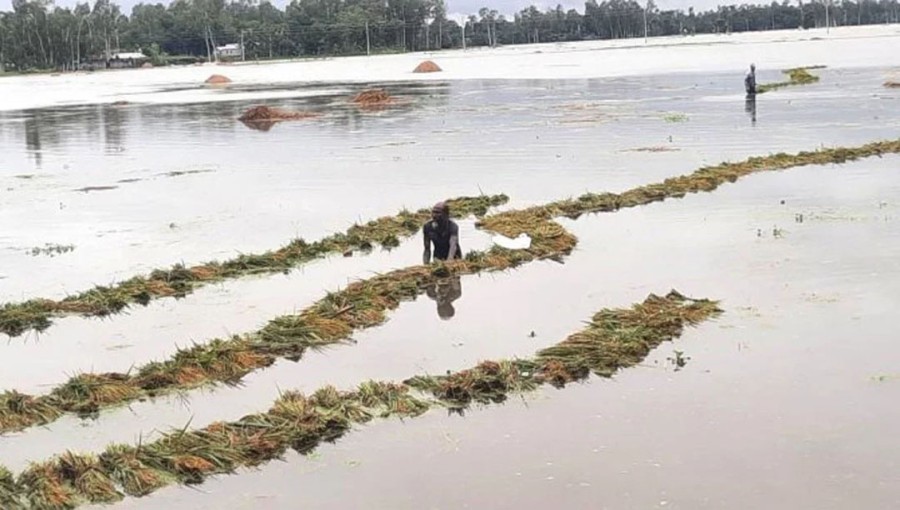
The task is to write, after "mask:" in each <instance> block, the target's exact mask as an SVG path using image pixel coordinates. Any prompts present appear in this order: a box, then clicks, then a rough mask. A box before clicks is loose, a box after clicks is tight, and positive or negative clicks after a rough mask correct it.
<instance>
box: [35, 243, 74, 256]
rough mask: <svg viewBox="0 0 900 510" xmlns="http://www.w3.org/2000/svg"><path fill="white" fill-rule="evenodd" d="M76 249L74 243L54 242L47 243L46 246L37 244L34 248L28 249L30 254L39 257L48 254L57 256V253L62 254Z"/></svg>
mask: <svg viewBox="0 0 900 510" xmlns="http://www.w3.org/2000/svg"><path fill="white" fill-rule="evenodd" d="M73 250H75V245H74V244H52V243H46V244H44V246H35V247H34V248H32V249H30V250H28V254H29V255H31V256H32V257H37V256H38V255H47V256H50V257H55V256H57V255H62V254H63V253H69V252H70V251H73Z"/></svg>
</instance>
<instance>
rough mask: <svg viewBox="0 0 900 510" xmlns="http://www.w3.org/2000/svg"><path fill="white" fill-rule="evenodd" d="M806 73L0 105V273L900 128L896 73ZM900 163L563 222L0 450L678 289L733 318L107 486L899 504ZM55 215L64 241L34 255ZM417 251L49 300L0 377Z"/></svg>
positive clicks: (34, 275)
mask: <svg viewBox="0 0 900 510" xmlns="http://www.w3.org/2000/svg"><path fill="white" fill-rule="evenodd" d="M817 72H818V73H819V74H820V76H822V82H821V83H819V84H815V85H811V86H807V87H802V88H790V89H785V90H783V91H779V92H774V93H770V94H766V95H762V96H760V97H759V98H758V99H757V101H756V104H755V105H752V104H749V105H748V104H746V102H745V100H744V98H743V94H742V93H741V91H740V90H739V89H740V86H741V85H742V83H741V76H739V75H738V76H735V75H734V74H733V73H731V74H725V73H719V74H703V75H697V74H680V75H658V76H643V77H629V78H614V79H591V80H506V81H479V80H469V81H452V82H440V81H434V82H428V83H416V84H413V83H408V84H404V83H391V84H385V86H386V87H387V89H388V90H389V91H390V92H391V93H393V94H395V95H397V96H398V97H399V98H400V99H401V100H402V101H403V102H402V103H401V104H400V105H399V106H398V107H396V109H389V110H386V111H381V112H361V111H359V110H357V109H355V107H352V106H350V105H348V104H347V103H346V100H347V97H349V96H350V95H351V94H352V93H353V92H355V91H357V90H359V88H360V85H353V84H341V83H331V84H322V85H299V84H298V85H296V86H294V87H292V86H285V87H278V88H277V89H275V90H273V88H272V87H269V88H267V89H265V90H259V89H257V88H249V87H248V88H246V90H242V89H241V87H240V86H238V87H237V89H238V90H237V92H235V94H236V97H237V98H238V99H236V100H234V101H218V102H214V103H198V104H178V105H167V104H137V103H135V104H130V105H124V106H111V105H105V106H104V105H100V106H96V105H92V106H71V107H65V108H59V107H56V108H52V109H38V110H27V111H11V112H3V113H0V154H3V161H2V168H0V172H2V173H0V207H2V210H3V215H2V216H0V300H2V301H17V300H21V299H24V298H29V297H37V296H41V297H60V296H63V295H65V294H67V293H71V292H76V291H79V290H84V289H87V288H89V287H91V286H93V285H95V284H106V283H110V282H111V281H114V280H116V279H122V278H127V277H129V276H132V275H134V274H136V273H142V272H147V271H149V270H150V269H152V268H155V267H160V266H167V265H170V264H172V263H176V262H182V261H183V262H185V263H187V264H192V263H195V262H199V261H204V260H208V259H213V258H217V259H221V258H228V257H232V256H235V255H236V254H238V253H248V252H260V251H264V250H266V249H271V248H275V247H277V246H279V245H281V244H283V243H285V242H287V241H288V240H289V239H291V238H292V237H295V236H302V237H304V238H307V239H316V238H318V237H321V236H323V235H327V234H328V233H331V232H333V231H337V230H343V229H344V228H346V227H347V226H348V225H350V224H352V223H353V222H354V221H360V220H366V219H369V218H372V217H375V216H378V215H383V214H393V213H395V212H396V211H398V210H399V209H400V208H402V207H404V206H405V207H411V208H412V207H424V206H428V205H430V204H431V203H433V202H434V201H436V200H438V199H441V198H444V197H447V196H456V195H462V194H478V193H480V192H484V193H501V192H503V193H507V194H508V195H510V196H511V198H512V200H511V203H510V206H513V207H517V206H521V205H526V204H532V203H540V202H543V201H547V200H552V199H558V198H563V197H566V196H572V195H577V194H580V193H583V192H584V191H605V190H608V191H621V190H624V189H628V188H630V187H633V186H638V185H641V184H646V183H649V182H655V181H659V180H661V179H664V178H665V177H669V176H673V175H681V174H685V173H689V172H691V171H693V170H695V169H696V168H697V167H699V166H702V165H704V164H714V163H718V162H719V161H723V160H740V159H744V158H746V157H748V156H753V155H764V154H768V153H773V152H779V151H785V152H795V151H799V150H809V149H813V148H817V147H819V146H837V145H843V146H852V145H859V144H862V143H866V142H869V141H874V140H879V139H887V138H896V137H897V135H898V133H900V96H898V95H897V93H896V92H893V91H890V90H887V89H884V88H882V87H881V81H882V78H883V76H884V74H885V72H886V70H885V69H882V68H872V69H852V70H848V69H823V70H820V71H817ZM759 79H760V81H762V82H766V81H775V80H778V79H780V76H779V74H778V73H777V72H770V73H769V74H761V75H760V77H759ZM170 92H171V93H173V94H178V93H180V91H179V90H172V91H170ZM166 93H168V92H159V93H158V94H162V95H164V94H166ZM244 93H246V94H249V95H251V96H253V97H258V96H260V95H262V96H264V97H276V98H277V99H274V100H270V101H268V102H269V103H270V104H277V105H279V106H285V107H290V108H298V109H306V110H311V111H318V112H322V113H323V117H321V118H319V119H314V120H307V121H298V122H289V123H288V122H286V123H281V124H278V125H275V126H273V127H272V128H271V129H270V130H268V131H258V130H252V129H249V128H248V127H246V126H244V125H243V124H240V123H239V122H237V121H236V120H234V119H235V117H237V115H238V114H239V113H240V112H241V111H242V110H243V109H244V108H246V107H248V106H250V105H252V104H256V103H257V102H259V100H258V98H257V99H254V100H252V101H251V100H247V99H246V96H242V95H240V94H244ZM254 94H255V96H254ZM287 96H289V97H287ZM649 148H653V149H654V150H653V151H650V150H644V151H641V150H635V149H649ZM659 148H662V149H664V150H659ZM898 165H900V158H898V157H897V156H890V157H884V158H873V159H869V160H865V161H862V162H857V163H853V164H848V165H842V166H827V167H809V168H799V169H793V170H789V171H785V172H780V173H772V174H761V175H754V176H751V177H748V178H746V179H743V180H741V181H739V182H738V183H736V184H733V185H727V186H724V187H722V188H720V189H719V190H717V191H716V192H714V193H710V194H703V195H696V196H689V197H686V198H684V199H681V200H673V201H667V202H665V203H659V204H653V205H650V206H646V207H642V208H638V209H633V210H623V211H620V212H617V213H614V214H603V215H597V216H590V217H584V218H582V219H580V220H578V221H566V222H564V224H565V225H566V227H567V228H569V229H570V230H571V231H572V232H573V233H575V234H576V235H577V236H578V237H579V239H580V243H579V246H578V248H577V250H576V252H575V253H574V254H572V256H570V257H568V258H567V259H566V261H565V263H564V264H557V263H553V262H540V263H533V264H530V265H528V266H526V267H523V268H521V269H518V270H515V271H510V272H505V273H500V274H494V275H483V276H475V277H467V278H463V279H462V281H461V291H462V293H461V296H460V297H459V298H458V299H457V300H456V301H455V302H454V309H455V314H454V316H453V317H452V318H450V319H449V320H446V319H445V318H442V317H439V315H438V310H437V309H436V308H437V307H436V304H435V302H434V301H432V300H430V299H428V298H427V297H426V296H422V297H421V298H420V299H419V300H417V301H415V302H412V303H406V304H404V305H403V306H401V307H400V309H399V310H397V311H395V312H393V313H392V314H391V315H390V320H389V322H388V323H387V324H385V325H384V326H382V327H379V328H373V329H371V330H367V331H363V332H360V333H358V334H356V335H355V336H354V342H353V343H352V344H348V345H340V346H335V347H334V348H331V349H327V350H324V351H322V352H315V353H309V354H308V355H307V356H305V357H304V358H303V359H302V360H300V361H299V362H297V363H294V362H288V361H285V362H280V363H277V364H276V365H275V366H273V367H271V368H270V369H267V370H263V371H259V372H257V373H254V374H252V375H251V376H249V377H248V378H247V380H246V382H245V384H244V385H243V386H242V387H238V388H219V389H215V390H210V391H197V392H191V393H188V394H186V395H184V396H180V397H172V398H168V399H159V400H156V401H153V402H144V403H137V404H134V405H132V406H130V407H129V408H125V409H118V410H114V411H109V412H105V413H103V414H102V415H101V418H100V419H99V420H96V421H87V422H82V421H80V420H77V419H74V418H66V419H63V420H59V421H58V422H56V423H54V424H52V425H50V426H48V427H44V428H35V429H32V430H29V431H26V432H24V433H21V434H14V435H9V436H5V437H3V438H0V464H3V465H6V466H8V467H10V468H14V469H21V468H22V467H23V466H25V465H26V463H27V461H29V460H39V459H42V458H46V457H47V456H50V455H52V454H54V453H59V452H62V451H64V450H66V449H72V450H89V451H95V450H99V449H101V448H103V447H104V446H105V445H106V444H108V443H110V442H114V441H125V442H132V441H135V440H136V439H137V437H138V436H139V435H143V437H144V438H145V440H146V439H148V438H149V439H152V437H154V435H155V434H156V431H158V430H166V429H168V428H171V427H181V426H184V425H185V424H186V423H188V422H189V421H190V424H191V426H192V427H200V426H203V425H205V424H208V423H210V422H212V421H215V420H221V419H226V420H227V419H236V418H238V417H240V416H242V415H244V414H246V413H250V412H256V411H261V410H265V409H266V408H267V407H268V406H269V404H270V403H271V402H272V401H273V400H274V399H275V398H276V397H277V395H278V393H279V391H283V390H285V389H294V388H296V389H301V390H304V391H310V390H314V389H315V388H318V387H320V386H322V385H324V384H334V385H336V386H338V387H340V388H349V387H352V386H354V385H355V384H357V383H359V382H360V381H363V380H366V379H370V378H375V379H383V380H400V379H405V378H407V377H409V376H412V375H416V374H425V373H432V374H434V373H443V372H444V371H446V370H456V369H462V368H466V367H469V366H472V365H474V364H475V363H477V362H478V361H479V360H482V359H497V358H504V357H510V356H528V355H530V354H532V353H533V352H534V351H536V350H537V349H539V348H541V347H543V346H547V345H551V344H553V343H556V342H558V341H559V340H561V339H562V338H564V337H565V336H566V335H568V334H569V333H571V332H573V331H575V330H577V329H579V328H580V326H581V321H583V320H585V319H587V318H589V317H590V316H591V315H592V314H593V313H594V312H596V311H597V310H598V309H600V308H603V307H625V306H629V305H630V304H632V303H634V302H636V301H640V300H642V299H643V298H644V297H645V296H646V295H647V294H648V293H650V292H656V293H665V292H667V291H668V290H669V289H670V288H676V289H678V290H679V291H681V292H682V293H685V294H688V295H694V296H697V297H707V298H712V299H721V300H722V307H723V308H724V309H725V311H726V313H725V315H723V316H722V317H721V318H720V319H718V320H717V321H715V322H710V323H706V324H704V325H701V326H700V327H698V328H696V329H693V330H690V331H688V332H686V334H685V335H684V337H683V338H682V339H680V340H678V341H677V342H676V343H674V344H666V345H663V346H661V347H660V348H658V349H657V350H656V351H655V352H654V353H653V354H652V355H651V357H650V358H648V359H647V360H646V361H645V362H644V363H643V364H642V365H641V366H640V367H636V368H633V369H629V370H626V371H624V372H622V373H621V374H619V375H617V377H616V378H614V379H612V380H593V381H591V382H589V383H587V384H583V385H577V386H574V387H570V388H567V389H565V390H562V391H557V390H551V391H545V392H540V393H538V394H536V395H532V396H528V397H526V398H525V399H522V400H512V401H510V402H508V403H507V404H505V405H502V406H491V407H486V408H483V409H476V410H473V411H472V412H470V413H468V414H467V415H466V416H465V417H456V416H454V417H448V416H444V415H443V414H441V413H438V412H432V413H429V414H428V415H426V416H424V417H421V418H417V419H412V420H407V421H404V422H400V421H393V420H391V421H383V422H376V423H374V424H372V425H369V426H366V427H360V428H359V429H357V430H355V431H353V432H351V433H350V434H348V435H347V436H346V437H344V438H342V439H340V440H339V441H338V442H337V443H336V444H335V445H327V446H323V447H321V448H320V449H319V450H318V451H317V452H316V454H315V455H313V456H311V457H299V456H290V457H289V458H288V462H285V463H278V462H276V463H271V464H269V465H266V466H263V467H262V468H261V469H259V470H256V471H252V472H244V473H241V474H240V475H239V476H228V477H221V478H218V479H215V480H211V481H209V482H207V483H206V484H204V485H202V486H200V487H199V488H191V489H185V488H171V489H166V490H163V491H160V492H159V493H158V494H156V495H154V496H151V497H148V498H145V499H143V500H129V501H126V502H124V503H121V504H120V505H117V506H116V507H115V508H158V507H162V506H167V507H173V508H177V509H189V508H196V507H199V506H202V505H206V506H212V507H214V508H222V509H242V508H251V507H257V506H259V505H260V504H262V505H265V506H266V507H267V508H296V507H299V506H303V507H310V508H392V509H398V508H410V509H412V508H469V507H478V508H540V507H544V506H547V505H551V504H555V505H563V506H566V507H571V508H616V509H618V508H656V507H666V508H748V509H749V508H760V507H783V508H835V509H838V508H846V507H848V506H849V505H850V504H856V505H860V506H862V507H863V508H894V507H896V506H898V505H900V469H898V466H897V462H898V461H897V459H900V443H898V442H897V441H895V440H894V435H893V432H894V431H896V430H897V428H898V426H900V411H898V410H897V407H896V405H894V404H895V402H896V401H897V398H898V397H900V372H898V368H897V367H896V363H894V362H893V361H894V360H896V359H897V357H898V354H900V347H897V345H896V343H895V342H894V341H893V340H894V338H895V336H896V335H895V331H896V327H895V325H894V324H895V323H894V320H893V319H894V318H893V316H892V315H893V314H892V312H893V311H894V310H896V309H897V308H898V305H900V298H898V297H897V296H898V295H900V292H898V291H900V277H898V276H900V223H898V214H900V210H898V207H900V176H898V174H897V172H896V170H897V168H898ZM798 215H803V216H802V218H803V220H802V221H800V216H798ZM462 227H463V231H464V237H463V247H464V248H466V249H472V248H480V247H484V246H487V244H488V242H489V239H488V238H487V236H485V235H484V234H481V233H478V232H476V231H474V228H473V224H472V223H471V222H465V223H463V224H462ZM48 243H50V244H55V245H73V246H74V250H72V251H70V252H66V253H61V254H54V256H50V255H43V254H39V255H33V254H31V252H30V250H31V249H32V248H35V247H42V246H45V245H47V244H48ZM419 249H420V248H419V242H418V240H415V239H413V240H410V241H408V242H406V243H404V244H403V245H402V246H401V247H400V248H398V249H396V250H393V251H391V252H382V251H376V252H375V253H373V254H372V255H369V256H363V257H353V258H349V259H345V258H342V257H337V258H333V259H328V260H324V261H319V262H315V263H312V264H309V265H307V266H305V267H304V268H302V269H300V270H297V271H294V272H291V273H290V274H288V275H281V274H279V275H272V276H266V277H257V278H250V279H243V280H239V281H232V282H226V283H222V284H217V285H214V286H210V287H208V288H206V289H203V290H201V291H198V292H197V293H195V294H193V295H191V296H189V297H187V298H185V299H182V300H178V301H176V300H160V301H157V302H155V303H153V304H151V305H150V306H148V307H146V308H143V307H141V308H134V309H131V310H130V311H129V312H128V314H127V315H122V316H116V317H113V318H109V319H104V320H100V319H83V318H67V319H62V320H58V321H57V322H56V324H55V325H54V326H53V327H51V328H50V329H49V330H48V331H47V332H46V333H43V334H41V335H34V334H31V335H28V336H25V337H23V338H14V339H9V340H8V345H5V346H3V347H2V348H3V349H4V351H3V353H4V355H3V356H2V357H0V381H2V388H5V389H11V388H16V389H19V390H21V391H29V392H38V393H39V392H43V391H47V389H48V387H49V386H50V385H52V384H56V383H59V382H60V381H62V380H64V379H65V378H66V377H67V376H68V375H70V374H72V373H75V372H77V371H80V370H98V371H102V370H127V369H128V368H129V367H130V366H131V365H132V364H142V363H144V362H146V361H149V360H152V359H160V358H164V357H166V356H167V355H169V354H171V353H172V352H173V351H174V348H175V347H176V346H177V345H186V344H188V343H189V342H191V341H198V342H201V341H205V340H207V339H209V338H211V337H213V336H222V335H225V334H229V333H239V332H243V331H249V330H253V329H256V328H258V327H259V326H261V325H262V324H264V322H265V320H267V319H269V318H272V317H274V316H275V315H278V314H283V313H290V312H292V311H295V310H298V309H301V308H302V307H304V306H306V305H308V304H310V303H312V302H313V301H314V300H315V299H317V298H319V297H321V296H322V295H323V294H324V292H325V291H327V290H331V289H334V288H337V287H339V286H341V285H343V284H345V283H346V282H347V281H348V280H351V279H354V278H361V277H365V276H366V275H368V274H372V273H373V272H375V271H385V270H389V269H391V268H396V267H403V266H406V265H410V264H413V263H416V261H417V260H418V259H419ZM532 331H533V332H534V333H535V336H534V337H531V335H530V333H531V332H532ZM675 349H678V350H681V351H684V355H685V356H688V357H690V360H689V361H688V364H687V366H686V367H685V368H684V369H682V370H680V371H677V372H676V371H675V370H674V367H673V366H672V364H671V363H670V362H669V361H668V359H667V358H669V357H672V356H674V350H675ZM350 488H352V490H350ZM197 489H199V490H197ZM779 505H781V506H779Z"/></svg>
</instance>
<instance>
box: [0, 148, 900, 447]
mask: <svg viewBox="0 0 900 510" xmlns="http://www.w3.org/2000/svg"><path fill="white" fill-rule="evenodd" d="M888 152H900V140H897V141H893V142H875V143H871V144H868V145H864V146H862V147H857V148H849V149H848V148H839V149H822V150H819V151H815V152H801V153H799V154H794V155H789V154H776V155H773V156H768V157H759V158H750V159H749V160H746V161H744V162H740V163H722V164H720V165H717V166H712V167H705V168H701V169H700V170H697V171H696V172H694V173H692V174H689V175H687V176H682V177H675V178H670V179H666V180H665V181H663V182H662V183H658V184H651V185H647V186H641V187H638V188H635V189H632V190H629V191H626V192H624V193H621V194H614V193H604V194H586V195H582V196H581V197H579V198H577V199H569V200H562V201H557V202H552V203H550V204H547V205H542V206H535V207H531V208H527V209H523V210H516V211H507V212H503V213H499V214H494V215H491V216H487V217H484V218H483V219H482V220H480V221H479V223H478V224H479V226H480V227H482V228H484V229H486V230H488V231H491V232H493V233H497V234H501V235H503V236H506V237H509V238H516V237H518V236H519V235H520V234H526V235H528V236H529V237H530V238H531V240H532V242H531V244H530V246H529V247H528V248H525V249H508V248H503V247H500V246H493V247H492V248H491V249H490V250H488V251H485V252H480V251H472V252H469V253H468V254H467V255H466V257H465V259H463V260H459V261H451V262H447V263H436V264H433V265H430V266H414V267H410V268H406V269H400V270H395V271H391V272H389V273H385V274H381V275H378V276H375V277H373V278H370V279H368V280H364V281H359V282H355V283H353V284H351V285H349V286H347V287H346V288H345V289H343V290H341V291H338V292H333V293H330V294H328V295H327V296H326V297H324V298H323V299H321V300H319V301H318V302H316V303H315V304H313V305H312V306H311V307H309V308H307V309H306V310H304V311H302V312H301V313H299V314H297V315H286V316H282V317H278V318H276V319H273V320H272V321H270V322H269V323H268V324H267V325H266V326H265V327H264V328H262V329H261V330H259V331H257V332H254V333H248V334H244V335H235V336H232V337H230V338H227V339H215V340H212V341H211V342H209V343H206V344H200V345H195V346H193V347H191V348H189V349H182V350H179V351H178V352H177V353H176V354H175V355H173V356H172V357H171V358H170V359H168V360H166V361H163V362H154V363H150V364H147V365H145V366H143V367H138V368H136V369H135V370H134V371H133V372H131V373H128V374H121V373H118V374H117V373H106V374H82V375H79V376H76V377H74V378H72V379H70V380H69V382H68V383H66V384H65V385H63V386H62V387H59V388H57V389H54V390H53V391H52V392H51V393H50V394H48V395H44V396H37V397H34V396H27V395H22V394H19V393H15V392H12V393H8V394H10V395H15V397H16V398H17V399H18V400H20V401H27V402H28V403H29V405H28V406H21V405H20V406H3V405H2V396H0V433H3V432H11V431H16V430H21V429H23V428H27V427H29V426H33V425H41V424H46V423H49V422H50V421H53V420H55V419H56V418H58V417H59V416H60V415H62V414H64V413H78V414H80V415H91V414H92V413H96V412H97V411H99V410H100V409H103V408H105V407H110V406H115V405H121V404H123V403H126V402H129V401H131V400H135V399H140V398H147V397H153V396H156V395H158V394H161V393H164V392H170V391H175V390H184V389H190V388H194V387H198V386H201V385H207V384H213V383H228V384H234V383H237V382H239V381H240V380H241V378H243V377H244V376H245V375H246V374H248V373H250V372H252V371H254V370H258V369H260V368H264V367H268V366H270V365H271V364H272V363H274V362H275V361H276V359H278V358H287V359H291V360H299V359H300V358H301V357H302V355H303V354H304V353H305V351H306V350H307V349H309V348H315V347H319V346H323V345H329V344H336V343H339V342H341V341H343V340H345V339H346V338H348V337H349V336H350V334H351V333H352V332H353V331H357V330H360V329H364V328H369V327H373V326H376V325H379V324H382V323H383V322H384V321H385V320H387V315H386V314H387V312H389V311H391V310H394V309H396V308H397V307H398V306H400V303H402V302H404V301H410V300H413V299H415V298H416V297H417V296H419V295H420V294H422V293H423V292H424V290H425V289H426V288H428V287H429V286H433V285H434V284H435V283H436V282H437V281H438V280H440V279H441V278H448V277H455V276H459V275H467V274H475V273H481V272H485V271H502V270H506V269H510V268H514V267H518V266H520V265H522V264H525V263H528V262H531V261H534V260H546V259H551V260H562V258H563V257H564V256H565V255H567V254H569V253H570V252H571V251H572V250H573V249H574V247H575V245H576V243H577V240H576V238H575V237H574V236H573V235H571V234H570V233H569V232H567V231H566V230H565V229H564V228H563V227H562V226H560V225H559V224H557V223H554V222H552V221H551V220H552V218H555V217H563V216H564V217H569V218H577V217H579V216H581V215H582V214H585V213H593V212H603V211H615V210H618V209H620V208H623V207H634V206H638V205H643V204H648V203H652V202H657V201H662V200H665V199H667V198H671V197H683V196H684V195H686V194H687V193H697V192H702V191H712V190H714V189H716V188H717V187H718V186H720V185H721V184H724V183H726V182H733V181H735V180H737V179H738V178H740V177H741V176H743V175H747V174H750V173H754V172H759V171H770V170H778V169H784V168H790V167H793V166H799V165H811V164H824V163H828V162H843V161H848V160H852V159H857V158H860V157H865V156H871V155H877V154H883V153H888ZM484 200H485V202H484V203H482V205H484V206H485V207H487V199H486V198H485V199H484ZM423 214H424V213H423ZM418 225H419V223H418V222H413V223H410V225H409V228H410V229H412V231H415V230H417V229H418ZM354 228H356V227H354ZM360 228H362V227H360ZM354 233H355V231H354V230H353V228H351V229H350V230H349V231H348V234H347V235H349V236H352V235H353V234H354ZM382 239H383V238H382ZM251 267H252V266H251ZM185 273H187V275H185ZM195 273H196V270H195V271H194V272H191V271H189V270H186V269H181V270H179V271H177V272H174V274H173V275H172V281H181V279H188V280H187V281H190V280H189V278H190V275H194V274H195ZM197 277H198V278H200V277H203V275H202V274H199V276H197ZM29 303H32V302H29ZM26 304H27V303H26ZM118 304H119V303H116V302H113V303H106V304H105V306H110V307H113V306H114V305H118ZM33 306H39V304H38V305H33ZM123 306H124V305H123ZM26 312H27V310H26ZM26 314H27V313H26ZM7 317H8V316H7ZM12 318H13V319H15V315H14V314H13V315H12Z"/></svg>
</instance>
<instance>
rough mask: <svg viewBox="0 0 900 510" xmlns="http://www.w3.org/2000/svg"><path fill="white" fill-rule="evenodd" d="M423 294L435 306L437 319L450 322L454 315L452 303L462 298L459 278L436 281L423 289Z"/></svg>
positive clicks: (454, 310)
mask: <svg viewBox="0 0 900 510" xmlns="http://www.w3.org/2000/svg"><path fill="white" fill-rule="evenodd" d="M425 294H426V295H428V297H429V298H431V299H432V300H433V301H434V302H435V303H436V304H437V314H438V317H440V318H441V319H442V320H445V321H446V320H450V319H452V318H453V316H454V315H456V309H455V308H453V302H454V301H456V300H457V299H459V298H461V297H462V282H461V281H460V278H459V276H453V277H451V278H447V279H444V280H438V281H436V282H434V284H433V285H429V286H428V288H427V289H425Z"/></svg>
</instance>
